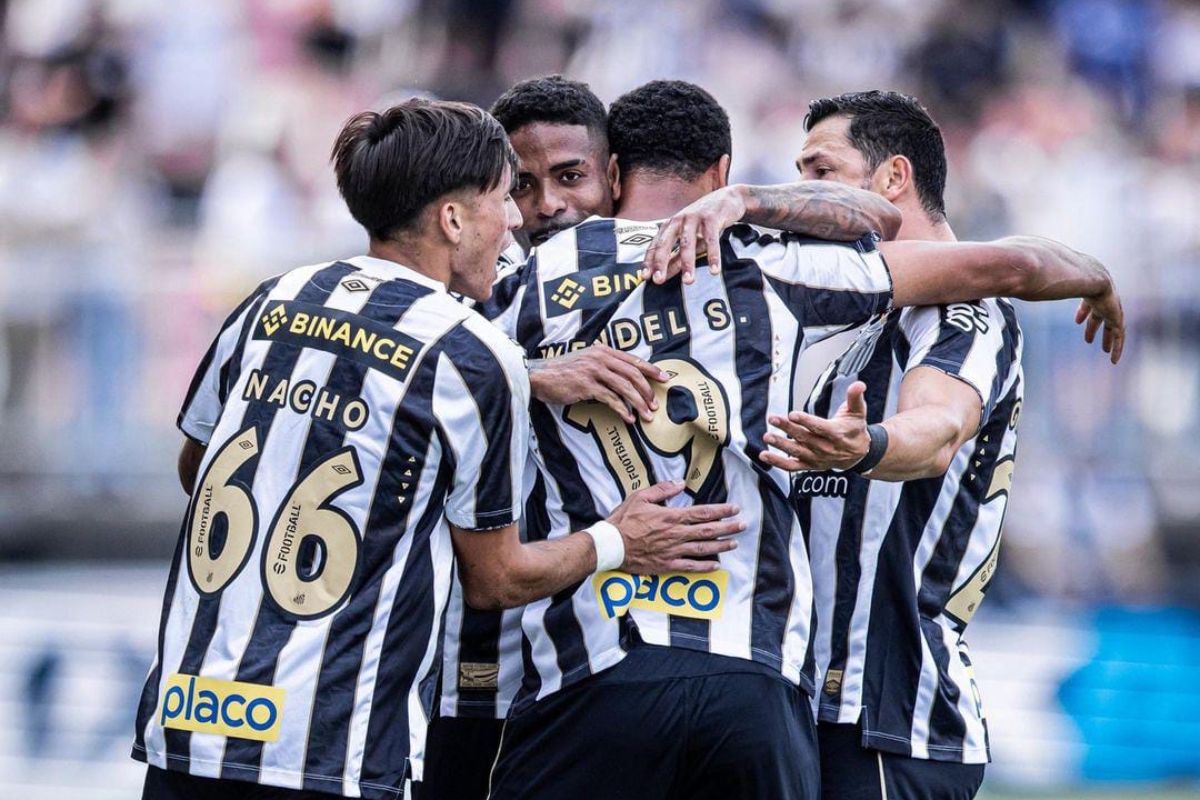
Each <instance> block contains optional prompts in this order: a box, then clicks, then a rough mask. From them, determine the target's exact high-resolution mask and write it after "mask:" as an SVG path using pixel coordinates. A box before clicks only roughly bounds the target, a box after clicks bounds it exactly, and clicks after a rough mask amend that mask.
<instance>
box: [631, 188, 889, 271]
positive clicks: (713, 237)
mask: <svg viewBox="0 0 1200 800" xmlns="http://www.w3.org/2000/svg"><path fill="white" fill-rule="evenodd" d="M735 222H749V223H751V224H753V225H761V226H763V227H765V228H775V229H778V230H785V231H792V232H794V233H803V234H806V235H808V236H815V237H816V238H818V239H834V240H838V241H854V240H855V239H858V238H860V237H862V236H865V235H866V234H868V233H871V232H872V231H878V232H879V233H880V234H881V235H882V236H883V238H884V239H892V238H894V237H895V235H896V232H897V231H899V230H900V211H899V210H898V209H897V208H896V207H895V206H894V205H892V204H891V203H889V202H888V201H887V200H885V199H883V198H882V197H880V196H879V195H877V194H875V193H873V192H868V191H867V190H866V189H855V188H852V187H849V186H844V185H841V184H834V183H832V182H831V181H800V182H798V183H788V184H781V185H779V186H746V185H744V184H734V185H732V186H726V187H725V188H724V189H718V190H717V191H715V192H712V193H710V194H708V195H706V196H704V197H702V198H700V199H699V200H697V201H696V202H695V203H692V204H691V205H690V206H688V207H687V208H685V209H683V210H682V211H680V212H679V213H678V214H676V215H675V216H673V217H671V219H669V220H667V222H666V223H664V224H663V226H662V228H661V229H660V230H659V232H658V236H657V237H655V239H654V241H653V242H652V243H651V244H650V247H649V249H648V250H647V251H646V264H645V267H644V268H643V274H644V275H646V276H653V277H654V280H655V281H656V282H659V283H661V282H662V281H664V280H666V279H667V277H669V276H670V275H673V274H674V273H675V272H679V271H680V270H682V271H683V280H684V282H685V283H691V282H692V279H693V274H692V273H693V272H694V271H695V264H696V258H697V257H698V256H707V258H708V267H709V270H710V271H711V272H714V273H715V272H719V271H720V269H721V248H720V246H719V245H718V242H719V240H720V236H721V231H723V230H725V229H726V228H728V227H729V226H730V225H732V224H734V223H735ZM697 240H699V246H697ZM676 253H678V263H674V262H675V259H673V258H672V256H674V255H675V254H676ZM668 265H670V266H671V267H672V268H671V269H670V270H668Z"/></svg>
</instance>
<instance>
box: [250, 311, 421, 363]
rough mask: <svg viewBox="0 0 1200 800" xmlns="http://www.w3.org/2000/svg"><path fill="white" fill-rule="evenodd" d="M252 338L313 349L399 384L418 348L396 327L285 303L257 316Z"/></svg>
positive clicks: (409, 337) (419, 350)
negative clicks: (373, 370) (391, 379)
mask: <svg viewBox="0 0 1200 800" xmlns="http://www.w3.org/2000/svg"><path fill="white" fill-rule="evenodd" d="M254 338H255V339H259V340H264V341H271V342H281V343H283V344H289V345H292V346H294V347H313V348H316V349H318V350H324V351H325V352H327V353H333V354H334V355H336V356H339V357H341V358H349V359H351V360H353V361H357V362H358V363H360V364H363V365H365V366H368V367H371V368H372V369H377V370H379V371H380V372H382V373H384V374H385V375H389V376H391V377H393V378H395V379H396V380H399V381H403V380H405V379H406V378H407V377H408V372H409V370H410V369H411V368H412V365H413V364H414V363H416V360H417V355H418V354H419V353H420V352H421V348H422V344H421V343H420V342H419V341H417V340H416V339H414V338H413V337H411V336H409V335H407V334H405V333H401V332H400V331H398V330H396V329H395V328H390V327H388V326H387V325H381V324H380V323H378V322H374V321H373V320H369V319H366V318H364V317H360V316H358V315H357V314H352V313H350V312H348V311H340V310H338V309H336V308H326V307H325V306H319V305H314V304H312V303H303V302H299V301H295V300H284V301H280V302H278V303H276V304H275V305H274V306H272V307H271V308H270V309H268V310H267V311H266V312H264V313H263V315H262V316H261V317H259V320H258V324H257V325H256V326H255V328H254Z"/></svg>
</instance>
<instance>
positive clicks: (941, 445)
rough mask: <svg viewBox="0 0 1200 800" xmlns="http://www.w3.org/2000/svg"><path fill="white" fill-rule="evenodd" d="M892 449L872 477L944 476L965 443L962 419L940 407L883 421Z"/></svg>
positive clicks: (923, 409) (903, 413) (912, 412)
mask: <svg viewBox="0 0 1200 800" xmlns="http://www.w3.org/2000/svg"><path fill="white" fill-rule="evenodd" d="M883 427H884V428H886V429H887V433H888V448H887V452H886V453H884V456H883V460H882V461H880V462H879V464H878V465H877V466H876V467H875V469H873V470H871V476H870V477H871V480H879V481H911V480H919V479H921V478H933V477H936V476H938V475H942V474H944V473H945V472H946V470H947V469H949V468H950V462H951V461H953V460H954V454H955V453H956V452H957V451H958V448H959V447H960V446H961V443H962V439H963V430H962V425H961V423H960V420H959V419H958V418H957V417H956V415H955V414H953V413H952V412H950V411H949V410H947V409H943V408H939V407H936V406H925V407H922V408H914V409H911V410H909V411H904V412H901V413H899V414H896V415H895V416H892V417H890V418H888V419H885V420H884V421H883Z"/></svg>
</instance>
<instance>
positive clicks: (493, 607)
mask: <svg viewBox="0 0 1200 800" xmlns="http://www.w3.org/2000/svg"><path fill="white" fill-rule="evenodd" d="M462 587H463V599H464V600H465V601H466V603H467V605H469V606H470V607H471V608H474V609H477V610H479V611H497V610H499V609H502V608H509V606H508V605H505V600H506V598H505V595H504V592H503V591H502V589H503V587H502V586H501V585H500V582H499V581H497V580H495V578H492V577H485V576H482V575H478V574H476V575H471V576H467V575H463V576H462Z"/></svg>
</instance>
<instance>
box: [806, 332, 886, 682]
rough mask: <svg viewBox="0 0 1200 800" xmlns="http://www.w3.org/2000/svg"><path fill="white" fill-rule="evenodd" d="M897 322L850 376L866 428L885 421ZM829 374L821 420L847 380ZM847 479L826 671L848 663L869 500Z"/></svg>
mask: <svg viewBox="0 0 1200 800" xmlns="http://www.w3.org/2000/svg"><path fill="white" fill-rule="evenodd" d="M899 318H900V317H899V312H893V313H892V314H891V315H890V316H889V318H888V320H887V322H886V323H885V325H884V328H883V332H882V333H881V334H880V336H879V338H878V340H876V342H875V345H874V350H873V351H872V353H871V356H870V358H869V359H868V360H867V363H866V365H865V366H864V367H863V368H862V370H861V371H860V372H859V373H858V374H857V375H856V376H853V377H855V378H856V379H857V380H861V381H863V382H865V383H866V385H867V391H866V395H865V400H866V403H867V422H868V423H870V424H875V423H879V422H882V421H883V412H884V409H885V407H886V405H887V398H888V394H889V392H890V389H891V383H892V367H893V361H892V350H891V348H890V347H888V346H887V344H888V342H889V340H890V338H891V336H892V334H893V333H894V331H895V330H896V329H897V327H898V325H899ZM854 352H855V351H854V348H853V347H852V348H851V349H850V350H847V352H846V353H844V354H843V356H842V357H841V358H839V359H838V361H837V362H836V363H837V364H838V365H839V366H840V364H841V363H842V361H843V360H844V359H846V358H849V357H852V356H853V355H854ZM830 375H831V380H830V381H829V384H828V385H827V386H826V387H825V390H824V391H823V393H822V400H823V408H822V412H823V413H822V416H825V417H828V416H830V415H831V414H832V413H833V412H834V408H833V399H832V391H833V388H834V385H835V384H839V385H840V384H841V383H843V382H846V381H848V379H849V377H851V376H841V375H840V373H839V370H838V369H836V368H835V369H833V370H832V371H831V373H830ZM847 385H848V384H847ZM846 478H847V479H848V480H849V489H848V490H847V492H846V497H845V499H844V500H843V501H842V519H841V525H840V527H839V529H838V533H837V544H836V549H835V552H834V564H835V567H836V570H837V582H836V584H835V588H834V607H833V615H832V618H831V619H829V620H827V621H823V622H824V623H825V624H828V625H829V626H830V629H831V636H830V650H829V664H828V667H827V669H829V670H845V668H846V663H847V661H848V659H849V637H850V627H851V622H852V620H853V617H854V611H855V609H856V608H857V606H858V584H859V581H860V580H862V544H863V538H864V536H863V534H864V531H863V528H864V526H865V524H866V511H867V500H868V498H869V496H870V488H871V482H870V481H869V480H866V479H864V478H861V477H859V476H857V475H853V474H849V473H847V474H846ZM810 502H811V501H810ZM833 686H837V684H831V688H832V687H833ZM840 691H841V689H840V686H837V691H835V692H832V693H826V694H825V696H824V697H825V700H826V701H828V702H837V698H838V696H839V694H840Z"/></svg>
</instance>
